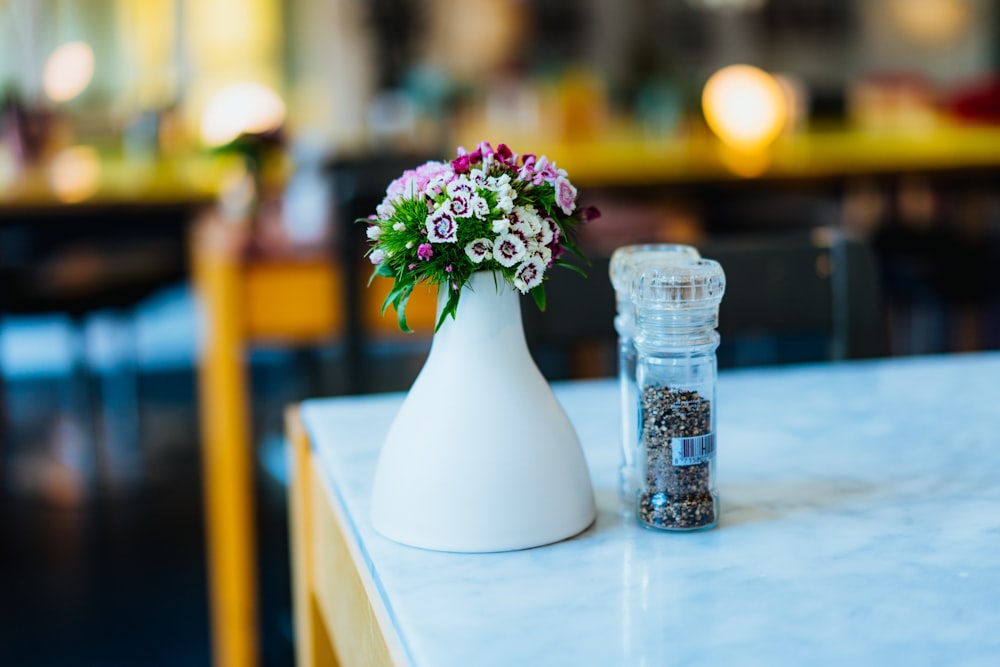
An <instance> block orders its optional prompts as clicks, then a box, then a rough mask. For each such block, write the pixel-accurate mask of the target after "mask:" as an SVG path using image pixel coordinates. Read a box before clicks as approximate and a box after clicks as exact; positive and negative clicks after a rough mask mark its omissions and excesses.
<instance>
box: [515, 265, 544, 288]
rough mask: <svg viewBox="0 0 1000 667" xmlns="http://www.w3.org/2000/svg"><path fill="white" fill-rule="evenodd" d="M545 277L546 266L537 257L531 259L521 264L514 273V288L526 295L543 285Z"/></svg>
mask: <svg viewBox="0 0 1000 667" xmlns="http://www.w3.org/2000/svg"><path fill="white" fill-rule="evenodd" d="M544 276H545V265H544V264H542V262H541V260H539V259H538V258H537V257H531V258H529V259H527V260H525V261H524V262H522V263H521V265H520V266H519V267H517V271H516V272H515V273H514V287H516V288H517V289H519V290H521V294H526V293H527V292H528V291H530V290H531V289H532V288H535V287H538V286H539V285H541V284H542V279H543V278H544Z"/></svg>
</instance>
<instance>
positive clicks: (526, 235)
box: [510, 218, 534, 243]
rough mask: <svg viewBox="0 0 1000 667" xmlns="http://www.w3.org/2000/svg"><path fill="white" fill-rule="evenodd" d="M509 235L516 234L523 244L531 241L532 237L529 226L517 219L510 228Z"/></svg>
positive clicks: (521, 219) (524, 221)
mask: <svg viewBox="0 0 1000 667" xmlns="http://www.w3.org/2000/svg"><path fill="white" fill-rule="evenodd" d="M510 233H511V234H517V235H518V236H520V237H521V238H522V239H523V240H524V241H525V243H527V242H528V241H529V240H531V239H532V237H533V236H534V234H532V232H531V225H529V224H528V222H527V221H526V220H524V219H523V218H518V219H517V222H515V223H514V224H513V225H511V226H510Z"/></svg>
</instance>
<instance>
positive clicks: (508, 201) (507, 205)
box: [497, 194, 514, 213]
mask: <svg viewBox="0 0 1000 667" xmlns="http://www.w3.org/2000/svg"><path fill="white" fill-rule="evenodd" d="M497 208H498V209H500V210H501V211H503V212H504V213H510V212H511V211H513V210H514V198H513V197H501V196H500V195H499V194H498V195H497Z"/></svg>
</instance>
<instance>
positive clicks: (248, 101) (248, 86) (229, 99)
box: [201, 83, 285, 146]
mask: <svg viewBox="0 0 1000 667" xmlns="http://www.w3.org/2000/svg"><path fill="white" fill-rule="evenodd" d="M284 121H285V103H284V102H283V101H282V100H281V98H280V97H278V94H277V93H275V92H274V91H273V90H271V89H270V88H268V87H266V86H263V85H261V84H259V83H237V84H233V85H231V86H227V87H225V88H223V89H222V90H220V91H218V92H217V93H215V95H213V96H212V97H211V98H210V99H209V100H208V103H207V104H206V105H205V109H204V111H203V112H202V115H201V139H202V141H204V142H205V143H206V144H208V145H209V146H222V145H224V144H227V143H229V142H230V141H232V140H233V139H235V138H237V137H238V136H240V135H241V134H244V133H247V134H256V133H263V132H269V131H272V130H276V129H278V128H279V127H280V126H281V124H282V123H283V122H284Z"/></svg>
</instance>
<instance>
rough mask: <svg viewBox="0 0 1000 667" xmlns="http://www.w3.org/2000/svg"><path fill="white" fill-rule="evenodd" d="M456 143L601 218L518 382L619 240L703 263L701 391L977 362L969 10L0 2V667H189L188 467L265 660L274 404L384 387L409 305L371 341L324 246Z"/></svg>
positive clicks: (275, 474) (552, 0)
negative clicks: (532, 168)
mask: <svg viewBox="0 0 1000 667" xmlns="http://www.w3.org/2000/svg"><path fill="white" fill-rule="evenodd" d="M484 140H485V141H490V142H492V143H493V144H494V145H497V144H499V143H502V142H503V143H507V144H509V145H510V146H511V147H512V148H513V150H514V151H516V152H533V153H544V154H547V155H548V156H549V157H550V158H551V159H553V160H555V161H556V162H557V164H558V166H560V167H562V168H565V169H567V170H568V171H569V174H570V177H571V178H572V179H573V181H574V183H576V184H577V185H578V186H579V187H580V189H581V192H582V196H583V198H584V200H585V201H586V203H587V204H594V205H596V206H598V207H599V208H600V209H601V210H602V212H603V218H602V219H600V220H599V221H597V222H594V223H593V224H591V225H590V226H588V227H587V228H586V229H585V230H584V231H583V233H582V237H581V239H580V241H581V247H582V248H583V249H584V250H585V251H586V252H587V254H588V255H589V256H590V257H591V259H592V261H593V264H592V266H591V268H590V269H589V273H590V278H589V279H588V280H583V279H581V278H579V277H577V276H575V275H573V274H571V275H570V276H569V277H566V278H563V277H562V276H558V277H557V276H555V275H554V274H553V276H552V280H551V282H550V297H549V303H550V308H549V311H548V312H547V313H546V315H545V316H544V317H541V316H539V315H538V313H537V312H535V311H534V306H533V305H530V304H529V303H526V304H525V308H524V316H525V327H526V331H527V333H528V336H529V343H530V345H531V347H532V351H533V352H534V354H535V356H536V359H537V360H538V362H539V365H540V367H541V368H542V370H543V372H544V373H545V374H546V376H547V377H549V378H550V379H552V380H560V379H568V378H584V377H604V376H610V375H613V374H614V373H615V363H616V361H615V360H616V357H615V347H614V337H615V334H614V330H613V328H612V317H613V312H614V295H613V293H612V291H611V287H610V284H609V282H608V279H607V261H608V257H609V256H610V254H611V252H612V251H613V250H614V249H615V248H616V247H619V246H622V245H626V244H632V243H649V242H664V243H690V244H693V245H695V246H697V247H698V248H699V249H700V250H701V251H702V253H703V254H704V255H706V256H709V257H716V258H717V259H720V261H722V264H723V266H724V268H726V271H727V274H728V278H729V288H728V292H727V297H726V300H725V301H724V302H723V310H722V315H721V332H722V335H723V346H722V348H720V365H721V366H723V367H727V368H732V367H739V366H752V365H760V364H778V363H797V362H817V361H829V360H840V359H850V358H863V357H872V356H890V355H912V354H931V353H948V352H961V351H969V350H981V349H997V348H998V347H1000V290H998V287H1000V187H998V184H1000V7H998V6H997V4H996V3H994V2H990V1H989V0H868V1H862V0H846V1H845V0H613V1H612V0H583V1H580V0H425V1H423V2H418V1H416V0H370V1H364V0H0V398H2V401H0V664H3V665H64V664H102V665H134V664H144V665H198V664H208V663H210V662H211V661H212V655H213V653H212V651H213V648H212V647H213V639H212V638H213V628H215V631H218V627H219V623H221V622H224V621H220V619H222V618H224V614H223V615H222V616H220V613H221V612H219V611H218V610H216V611H215V612H213V611H212V609H213V607H212V603H211V596H210V593H209V591H210V581H211V576H210V572H211V571H212V569H211V568H212V567H215V568H216V573H218V572H220V571H222V570H225V569H226V568H227V567H228V563H229V561H227V560H225V555H222V556H219V555H218V554H217V555H216V556H215V558H218V559H221V560H218V561H217V564H216V565H213V566H210V565H209V563H210V562H213V561H210V555H209V553H210V549H209V547H210V544H211V543H212V540H213V539H214V537H213V536H214V535H216V534H217V533H218V531H220V530H223V529H224V525H225V523H226V517H227V515H226V514H225V511H223V510H213V509H212V508H213V506H214V505H213V497H214V494H215V491H213V486H212V483H211V482H210V481H209V479H210V478H211V475H209V474H208V472H207V471H208V470H216V469H219V470H223V472H222V473H221V474H222V476H223V478H224V477H225V474H226V473H225V470H226V465H228V463H227V461H228V459H224V458H223V459H220V460H221V463H220V462H219V461H220V460H216V459H215V458H213V456H214V455H209V454H207V453H206V452H209V451H214V450H213V449H211V448H210V447H209V445H208V444H207V443H215V442H225V443H227V444H228V445H229V446H232V447H234V448H235V450H236V451H242V452H243V455H242V456H244V457H248V459H247V460H248V461H249V463H247V462H246V461H243V460H242V459H237V460H236V463H235V464H234V465H235V466H237V467H239V466H240V465H244V466H248V470H243V468H240V469H239V470H242V471H243V472H246V474H248V475H250V476H251V478H252V482H253V483H252V489H253V493H252V495H250V496H248V497H245V498H243V501H244V502H246V503H248V505H249V510H247V511H249V512H250V513H251V520H252V521H251V523H252V530H251V531H250V533H249V535H250V539H251V541H252V544H251V545H250V546H249V547H248V549H250V550H251V551H252V553H253V554H254V556H253V558H252V559H250V560H249V567H250V574H249V577H250V580H251V583H250V584H249V585H248V586H246V587H245V588H246V589H247V591H248V594H249V596H250V599H251V600H252V604H253V606H254V608H255V610H254V613H253V616H252V618H253V619H254V623H255V624H256V627H257V628H258V632H257V633H256V637H255V638H254V641H255V642H256V644H257V645H258V658H259V662H260V664H265V665H289V664H292V661H293V646H292V636H293V634H292V629H291V628H292V622H291V601H290V592H289V590H290V584H289V581H290V574H289V567H290V566H289V557H288V537H287V525H286V511H287V510H286V505H285V489H286V487H287V482H288V473H287V470H286V467H285V457H284V440H283V437H282V428H283V424H282V410H283V408H284V406H286V405H288V404H290V403H294V402H296V401H299V400H302V399H304V398H307V397H310V396H329V395H338V394H348V393H361V392H374V391H401V390H405V389H407V388H408V387H409V385H410V383H411V382H412V380H413V378H414V377H415V375H416V373H417V372H418V371H419V369H420V366H421V363H422V361H423V358H424V356H425V355H426V351H427V349H428V347H429V343H430V333H431V329H432V325H431V322H432V319H433V295H431V294H417V295H415V297H414V300H413V301H411V308H410V310H409V313H410V319H411V324H414V325H415V326H416V328H417V333H415V334H413V335H408V336H404V335H401V334H399V333H398V332H397V331H396V330H395V328H396V325H395V318H393V317H391V316H390V317H389V318H387V320H386V321H383V320H382V319H381V318H380V316H379V312H378V311H379V308H380V306H381V301H382V298H383V296H384V295H385V293H386V292H387V287H386V286H384V285H380V284H379V283H378V282H376V283H375V284H373V285H372V287H370V288H366V281H367V275H368V273H369V272H370V265H368V266H366V262H365V260H364V258H363V254H364V250H365V244H364V238H363V234H359V230H361V227H362V226H360V225H354V224H353V222H354V220H355V219H356V218H358V217H364V216H366V215H368V214H369V213H371V212H373V211H374V206H375V204H376V203H377V202H378V201H379V200H380V199H381V196H382V193H383V192H384V189H385V186H386V185H387V184H388V182H389V181H390V180H392V179H393V178H395V177H396V176H397V175H399V174H400V173H401V172H402V170H403V169H406V168H410V167H413V166H416V165H417V164H419V163H420V162H423V161H425V160H427V159H444V158H450V157H451V156H452V155H453V154H454V148H455V146H458V145H465V146H469V147H470V148H471V147H472V146H474V145H475V144H476V143H478V142H479V141H484ZM362 231H363V230H362ZM565 273H567V274H570V273H571V272H565ZM213 446H214V445H213ZM213 465H214V466H217V468H214V469H213V468H210V466H213ZM238 472H239V471H238ZM238 472H237V473H234V474H238ZM214 474H215V473H213V475H214ZM213 512H215V514H213ZM220 512H221V513H220ZM241 562H242V561H241ZM216 576H218V575H216ZM212 619H215V620H214V621H213V620H212ZM213 623H214V625H213Z"/></svg>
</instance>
